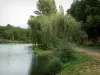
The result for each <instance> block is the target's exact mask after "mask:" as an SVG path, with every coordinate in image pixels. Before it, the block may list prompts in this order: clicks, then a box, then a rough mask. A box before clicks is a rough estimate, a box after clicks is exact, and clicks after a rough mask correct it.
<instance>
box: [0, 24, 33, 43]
mask: <svg viewBox="0 0 100 75" xmlns="http://www.w3.org/2000/svg"><path fill="white" fill-rule="evenodd" d="M0 39H6V40H12V42H14V40H17V41H24V42H29V40H31V30H30V29H23V28H20V27H14V26H11V25H10V24H8V25H7V26H0ZM2 42H5V41H4V40H2Z"/></svg>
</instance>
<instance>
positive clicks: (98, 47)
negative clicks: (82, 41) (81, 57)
mask: <svg viewBox="0 0 100 75" xmlns="http://www.w3.org/2000/svg"><path fill="white" fill-rule="evenodd" d="M79 47H81V48H87V49H98V50H100V46H87V45H80V46H79Z"/></svg>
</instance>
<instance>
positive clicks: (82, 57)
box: [34, 49, 100, 75]
mask: <svg viewBox="0 0 100 75" xmlns="http://www.w3.org/2000/svg"><path fill="white" fill-rule="evenodd" d="M34 52H36V53H37V54H39V55H51V54H52V51H49V50H45V51H43V50H41V49H35V50H34ZM74 54H75V58H76V60H73V61H69V62H67V63H63V64H62V65H63V68H62V71H61V73H59V74H57V75H99V74H100V61H98V60H96V59H95V58H94V57H91V56H88V55H86V54H84V53H79V52H75V53H74Z"/></svg>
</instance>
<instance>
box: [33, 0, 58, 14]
mask: <svg viewBox="0 0 100 75" xmlns="http://www.w3.org/2000/svg"><path fill="white" fill-rule="evenodd" d="M37 9H38V10H37V11H35V13H36V14H37V15H41V14H43V15H50V14H53V13H56V11H57V9H56V5H55V1H54V0H38V2H37Z"/></svg>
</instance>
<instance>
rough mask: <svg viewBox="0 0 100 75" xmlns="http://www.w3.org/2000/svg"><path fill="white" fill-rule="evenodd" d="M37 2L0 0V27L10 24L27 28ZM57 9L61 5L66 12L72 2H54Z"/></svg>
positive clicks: (31, 0)
mask: <svg viewBox="0 0 100 75" xmlns="http://www.w3.org/2000/svg"><path fill="white" fill-rule="evenodd" d="M37 1H38V0H0V25H3V26H6V25H7V24H11V25H13V26H16V27H17V26H18V27H22V28H27V27H28V25H27V21H28V19H29V17H30V15H34V11H35V10H36V2H37ZM55 2H56V6H57V8H58V7H59V5H62V6H63V8H64V10H65V11H66V10H67V9H68V8H70V5H71V4H72V2H73V0H55Z"/></svg>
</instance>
